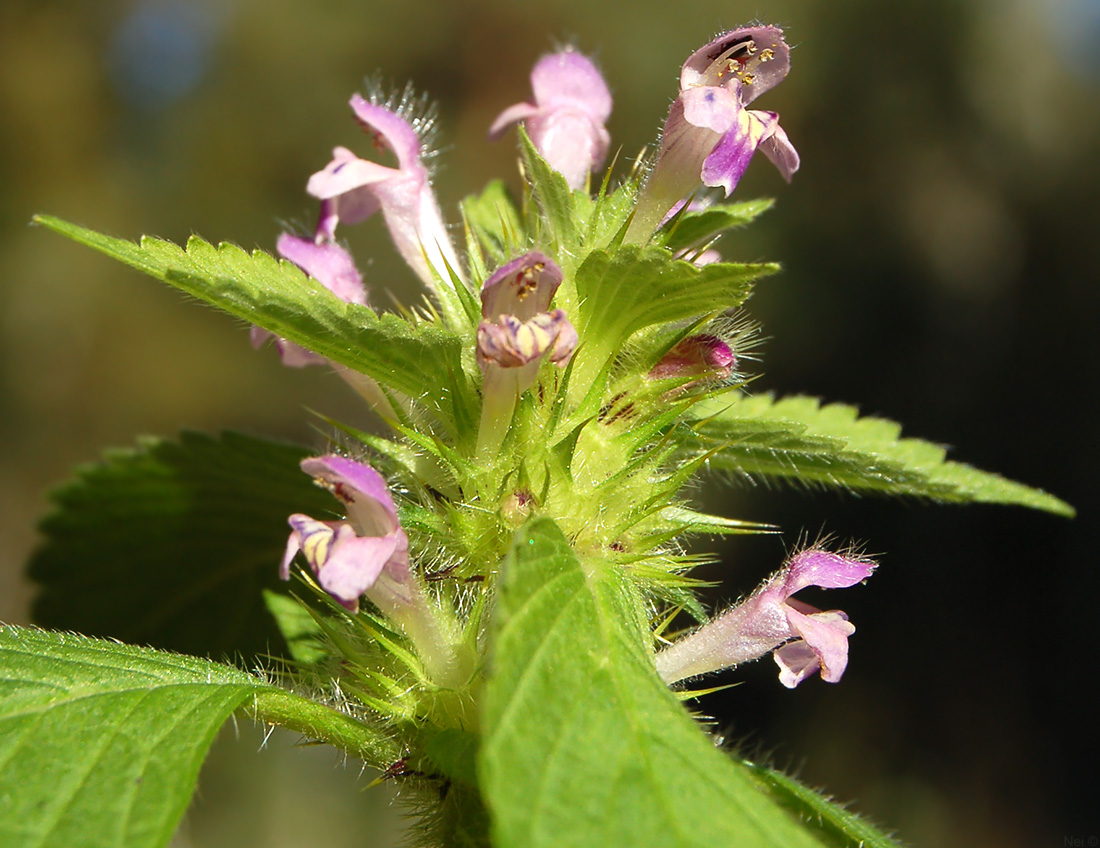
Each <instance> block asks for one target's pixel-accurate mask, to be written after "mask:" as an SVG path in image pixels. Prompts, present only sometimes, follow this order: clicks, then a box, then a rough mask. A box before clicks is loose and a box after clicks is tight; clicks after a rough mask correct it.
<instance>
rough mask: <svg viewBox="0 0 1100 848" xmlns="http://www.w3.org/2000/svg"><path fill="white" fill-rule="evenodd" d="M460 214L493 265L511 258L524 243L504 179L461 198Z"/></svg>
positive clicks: (518, 220) (516, 212) (517, 216)
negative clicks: (475, 193) (463, 198)
mask: <svg viewBox="0 0 1100 848" xmlns="http://www.w3.org/2000/svg"><path fill="white" fill-rule="evenodd" d="M462 214H463V215H464V216H465V217H466V223H467V225H468V226H469V227H470V229H472V230H473V232H474V235H476V236H477V239H478V243H479V244H480V245H481V246H482V248H484V249H485V251H486V252H487V253H488V254H489V256H490V257H491V258H492V259H493V264H495V265H503V264H504V263H505V262H507V261H508V260H510V259H514V258H515V257H516V256H517V255H518V254H519V253H520V252H521V251H522V248H523V246H524V245H525V244H526V243H527V233H526V232H525V231H524V228H523V222H522V221H521V220H520V216H519V210H517V209H516V205H515V203H513V202H512V198H511V197H510V196H509V194H508V188H507V186H506V185H505V184H504V181H503V180H493V181H492V182H490V183H489V184H488V185H487V186H485V190H484V191H482V192H481V194H477V195H470V196H469V197H467V198H466V199H465V200H463V201H462Z"/></svg>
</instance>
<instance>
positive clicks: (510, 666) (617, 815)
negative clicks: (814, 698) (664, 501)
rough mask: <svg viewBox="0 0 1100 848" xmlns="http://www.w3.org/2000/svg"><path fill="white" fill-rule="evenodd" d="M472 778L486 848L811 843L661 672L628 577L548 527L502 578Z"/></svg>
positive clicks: (523, 547)
mask: <svg viewBox="0 0 1100 848" xmlns="http://www.w3.org/2000/svg"><path fill="white" fill-rule="evenodd" d="M497 601H498V607H497V611H496V614H495V618H494V622H493V625H494V626H493V642H492V649H491V653H490V667H489V678H488V682H487V684H486V688H485V694H484V700H483V706H484V710H483V714H482V719H483V721H482V728H483V733H484V740H483V744H482V749H481V751H480V753H479V759H478V775H479V780H480V784H481V787H482V792H483V794H484V797H485V800H486V806H487V807H488V808H489V810H490V813H491V814H492V821H493V831H492V832H493V836H494V839H493V844H494V846H496V848H521V846H522V848H541V846H547V848H549V847H550V846H553V848H568V847H569V846H584V848H590V846H594V845H599V846H606V848H617V846H623V848H627V846H629V847H630V848H633V846H637V845H645V846H648V848H663V847H664V846H675V848H681V846H701V848H702V846H706V848H714V846H718V845H722V846H727V845H730V846H732V845H736V846H738V848H765V846H767V847H768V848H810V847H811V846H814V847H815V848H820V846H821V845H823V844H826V843H823V842H821V841H819V840H818V839H817V838H815V837H814V836H813V835H811V834H810V833H809V832H808V831H807V830H806V829H805V828H804V827H803V826H802V825H801V824H799V823H798V822H797V821H796V820H795V819H794V818H793V817H791V816H790V815H789V814H788V813H787V812H786V811H785V810H784V809H783V808H782V807H781V806H780V805H779V804H778V803H776V802H775V801H774V800H773V798H771V797H769V795H768V794H765V792H764V791H762V788H761V786H760V784H759V782H758V780H757V779H756V778H755V776H754V775H753V774H752V773H751V772H750V769H749V767H748V766H746V765H744V764H742V763H739V762H736V761H733V760H731V759H730V758H728V757H726V756H724V755H723V754H722V753H721V752H720V751H719V750H718V749H717V748H715V747H714V745H713V743H712V742H711V740H709V739H708V738H707V737H706V735H705V734H704V733H703V732H702V731H701V730H700V728H699V727H698V726H697V725H696V724H695V723H694V722H693V721H692V720H691V718H690V717H689V716H688V714H687V713H686V712H685V711H684V709H683V707H682V706H681V705H680V704H679V702H678V701H677V699H676V697H675V696H674V695H673V693H672V692H670V691H669V690H668V689H667V687H665V686H664V684H663V683H662V682H661V681H660V679H659V678H658V677H657V673H656V671H655V669H654V664H653V656H652V654H651V652H650V650H649V641H650V636H649V630H648V627H647V626H646V622H645V621H644V619H643V615H642V612H641V609H642V605H641V603H640V601H639V599H638V597H637V595H636V593H635V591H634V590H633V588H632V585H631V584H630V582H629V580H628V579H627V578H626V577H624V576H623V575H622V574H621V572H620V571H618V570H617V569H615V568H614V567H612V566H609V565H607V564H605V563H601V562H595V561H594V562H587V563H585V564H583V565H582V563H581V562H579V561H578V559H577V558H576V556H575V555H574V553H573V551H572V550H571V548H570V546H569V543H568V541H567V540H566V538H565V537H564V535H563V534H562V532H561V531H560V530H559V529H558V527H557V526H556V525H555V524H554V523H553V522H551V521H550V520H548V519H541V520H536V521H534V522H532V523H530V524H528V525H526V526H525V527H524V528H522V529H521V530H520V532H519V533H517V535H516V539H515V542H514V544H513V547H512V551H511V553H510V555H509V557H508V558H507V560H506V562H505V565H504V570H503V574H502V577H501V585H500V594H499V596H498V599H497Z"/></svg>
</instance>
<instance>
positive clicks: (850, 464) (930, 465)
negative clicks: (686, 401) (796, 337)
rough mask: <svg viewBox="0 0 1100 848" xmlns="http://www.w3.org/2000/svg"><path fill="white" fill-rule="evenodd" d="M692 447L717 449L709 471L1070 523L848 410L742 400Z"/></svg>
mask: <svg viewBox="0 0 1100 848" xmlns="http://www.w3.org/2000/svg"><path fill="white" fill-rule="evenodd" d="M695 429H696V432H697V434H698V436H699V442H698V445H697V447H698V448H700V449H704V450H713V449H715V448H721V449H720V450H719V451H718V452H717V453H716V454H715V455H714V456H713V457H711V459H710V461H709V462H708V464H707V465H708V468H709V469H710V470H711V471H729V472H735V473H737V474H740V475H743V476H746V477H749V478H753V479H757V478H777V479H784V480H789V481H790V482H792V483H797V484H801V485H820V486H830V487H836V488H841V489H848V490H851V491H855V492H880V493H882V494H888V495H910V496H916V497H924V498H930V499H931V500H935V501H941V502H945V503H971V502H978V503H999V504H1015V505H1018V506H1026V507H1031V508H1033V509H1041V510H1045V511H1047V512H1053V513H1056V514H1058V515H1064V516H1067V517H1072V516H1073V514H1074V510H1073V507H1071V506H1070V505H1069V504H1067V503H1065V502H1064V501H1061V500H1059V499H1058V498H1056V497H1054V496H1053V495H1048V494H1047V493H1046V492H1043V491H1041V490H1039V489H1032V488H1029V487H1027V486H1024V485H1021V484H1020V483H1014V482H1013V481H1011V480H1006V479H1005V478H1004V477H1000V476H998V475H996V474H991V473H989V472H986V471H980V470H979V469H977V468H973V467H972V466H969V465H964V464H962V463H959V462H950V461H948V460H947V459H946V451H945V450H944V448H942V447H940V446H939V445H935V444H932V443H931V442H925V441H922V440H920V439H912V438H901V425H900V424H897V423H895V422H893V421H888V420H886V419H883V418H872V417H864V418H860V417H859V412H858V410H857V409H856V408H855V407H854V406H847V405H845V404H839V403H834V404H829V405H827V406H822V405H821V402H820V401H819V400H818V399H817V398H811V397H801V396H795V397H789V398H784V399H782V400H776V399H775V398H774V397H773V396H771V395H766V394H764V395H755V396H753V397H747V398H743V399H741V400H737V401H734V402H733V403H730V404H728V405H727V406H725V407H724V408H721V409H719V410H718V411H717V412H716V413H715V414H713V415H712V416H711V417H709V418H705V419H703V420H702V421H700V422H699V423H698V424H697V425H696V427H695Z"/></svg>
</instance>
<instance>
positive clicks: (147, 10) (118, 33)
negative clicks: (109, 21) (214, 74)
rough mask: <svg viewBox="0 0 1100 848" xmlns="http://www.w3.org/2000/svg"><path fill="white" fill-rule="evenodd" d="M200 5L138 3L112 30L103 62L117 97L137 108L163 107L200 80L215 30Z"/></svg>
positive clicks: (158, 0) (156, 0)
mask: <svg viewBox="0 0 1100 848" xmlns="http://www.w3.org/2000/svg"><path fill="white" fill-rule="evenodd" d="M204 5H205V4H202V3H195V2H184V0H151V2H142V3H138V4H137V5H136V6H135V7H134V8H133V10H132V11H131V12H130V14H129V15H127V16H126V17H125V18H124V19H123V20H122V21H121V22H120V23H119V26H118V28H117V29H116V30H115V33H114V36H113V38H112V39H111V45H110V54H109V56H108V62H109V66H110V73H111V80H112V83H113V84H114V88H115V90H116V91H117V92H118V94H119V96H120V97H121V98H122V99H123V100H125V101H126V102H127V103H129V104H131V105H133V106H136V107H138V108H140V109H151V110H152V109H163V108H166V107H167V106H170V105H172V103H173V102H174V101H176V100H178V99H179V98H181V97H183V96H184V95H186V94H187V93H188V92H190V91H191V90H192V89H194V88H195V86H196V85H198V83H199V82H200V81H201V80H202V78H203V75H204V74H205V72H206V70H207V68H208V66H209V56H210V48H211V46H212V43H213V41H214V39H215V37H216V35H217V31H218V30H220V27H219V26H218V20H217V19H218V16H217V15H215V14H213V12H212V10H210V9H209V8H204Z"/></svg>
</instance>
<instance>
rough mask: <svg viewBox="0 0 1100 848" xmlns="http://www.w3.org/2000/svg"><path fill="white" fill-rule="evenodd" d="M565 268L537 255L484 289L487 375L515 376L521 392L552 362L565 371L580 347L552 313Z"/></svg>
mask: <svg viewBox="0 0 1100 848" xmlns="http://www.w3.org/2000/svg"><path fill="white" fill-rule="evenodd" d="M561 280H562V272H561V268H559V267H558V266H557V264H556V263H555V262H554V261H553V260H552V259H550V258H548V257H547V256H545V255H544V254H542V253H539V252H537V251H533V252H531V253H526V254H524V255H523V256H520V257H519V258H518V259H513V260H512V261H511V262H509V263H507V264H506V265H503V266H501V267H500V268H498V269H497V270H496V271H495V272H494V273H493V274H492V275H491V276H490V277H489V279H488V280H486V281H485V285H484V286H483V287H482V289H481V314H482V317H483V318H484V320H483V321H482V322H481V324H480V325H478V328H477V361H478V364H479V365H480V366H481V369H482V371H483V372H488V370H489V369H492V368H495V367H499V368H506V369H523V370H522V372H519V371H517V379H518V381H519V387H518V389H517V391H518V392H522V391H523V390H524V389H526V388H527V386H529V385H531V383H532V382H534V379H535V375H536V374H537V372H538V366H539V363H541V361H542V359H543V358H544V357H545V358H548V359H549V360H550V361H551V362H553V363H554V364H555V365H557V366H560V367H564V366H565V365H566V364H567V363H568V362H569V358H570V357H571V356H572V355H573V350H574V348H576V346H577V341H578V340H577V331H576V330H575V329H574V327H573V325H572V324H571V323H570V322H569V319H568V318H566V316H565V312H564V311H562V310H561V309H555V310H554V311H553V312H550V311H549V309H550V301H551V300H553V298H554V293H555V292H556V291H557V290H558V286H560V285H561Z"/></svg>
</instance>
